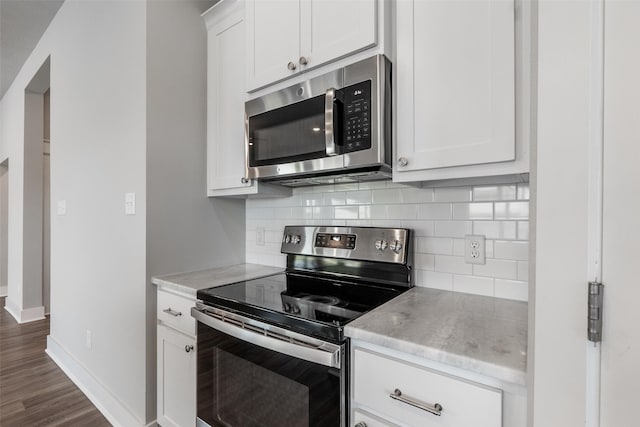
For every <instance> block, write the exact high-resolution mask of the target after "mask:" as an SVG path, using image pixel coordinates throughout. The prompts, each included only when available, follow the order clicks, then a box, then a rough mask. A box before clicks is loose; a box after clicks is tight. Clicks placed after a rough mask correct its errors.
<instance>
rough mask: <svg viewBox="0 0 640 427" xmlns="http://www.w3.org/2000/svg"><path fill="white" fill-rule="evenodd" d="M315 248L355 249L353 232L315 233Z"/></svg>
mask: <svg viewBox="0 0 640 427" xmlns="http://www.w3.org/2000/svg"><path fill="white" fill-rule="evenodd" d="M315 247H316V248H332V249H355V247H356V235H355V234H330V233H318V234H316V243H315Z"/></svg>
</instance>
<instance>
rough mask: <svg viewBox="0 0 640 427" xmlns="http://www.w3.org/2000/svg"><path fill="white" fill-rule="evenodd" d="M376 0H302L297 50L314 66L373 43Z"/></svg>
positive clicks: (375, 29) (375, 30) (375, 28)
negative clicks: (298, 48)
mask: <svg viewBox="0 0 640 427" xmlns="http://www.w3.org/2000/svg"><path fill="white" fill-rule="evenodd" d="M376 4H377V2H376V1H375V0H302V1H301V2H300V22H301V24H300V25H301V28H300V54H301V55H302V56H304V57H305V58H306V59H307V61H308V66H309V67H311V66H317V65H320V64H322V63H324V62H328V61H331V60H334V59H337V58H340V57H342V56H345V55H348V54H350V53H353V52H356V51H358V50H362V49H366V48H367V47H370V46H374V45H375V44H376V35H377V14H376Z"/></svg>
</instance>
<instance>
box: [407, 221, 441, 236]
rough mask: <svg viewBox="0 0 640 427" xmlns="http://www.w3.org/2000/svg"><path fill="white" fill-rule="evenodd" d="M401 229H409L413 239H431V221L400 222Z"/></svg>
mask: <svg viewBox="0 0 640 427" xmlns="http://www.w3.org/2000/svg"><path fill="white" fill-rule="evenodd" d="M400 226H401V227H405V228H409V229H411V230H412V231H413V237H414V238H415V237H418V236H419V237H427V236H428V237H433V236H434V231H433V228H434V226H433V221H417V220H416V221H401V222H400Z"/></svg>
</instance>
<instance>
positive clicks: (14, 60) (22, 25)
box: [0, 0, 64, 98]
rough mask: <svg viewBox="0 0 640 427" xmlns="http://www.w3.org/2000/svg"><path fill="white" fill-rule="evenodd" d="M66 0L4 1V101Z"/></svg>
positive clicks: (0, 58) (0, 73)
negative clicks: (12, 84) (23, 66)
mask: <svg viewBox="0 0 640 427" xmlns="http://www.w3.org/2000/svg"><path fill="white" fill-rule="evenodd" d="M63 2H64V0H0V98H2V97H3V96H4V94H5V92H6V91H7V89H8V88H9V86H10V85H11V83H12V82H13V79H15V77H16V75H17V74H18V71H20V68H22V65H23V64H24V62H25V61H26V59H27V58H28V57H29V55H30V54H31V51H32V50H33V48H34V47H35V46H36V44H37V43H38V40H40V37H42V34H43V33H44V31H45V30H46V29H47V27H48V26H49V23H50V22H51V20H52V19H53V17H54V16H55V15H56V13H57V12H58V9H60V6H62V3H63Z"/></svg>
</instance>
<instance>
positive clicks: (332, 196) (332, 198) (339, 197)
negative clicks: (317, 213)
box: [322, 191, 347, 206]
mask: <svg viewBox="0 0 640 427" xmlns="http://www.w3.org/2000/svg"><path fill="white" fill-rule="evenodd" d="M346 200H347V193H345V192H344V191H334V192H333V193H324V196H323V198H322V203H323V204H324V205H333V206H336V205H346V204H347V201H346Z"/></svg>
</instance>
